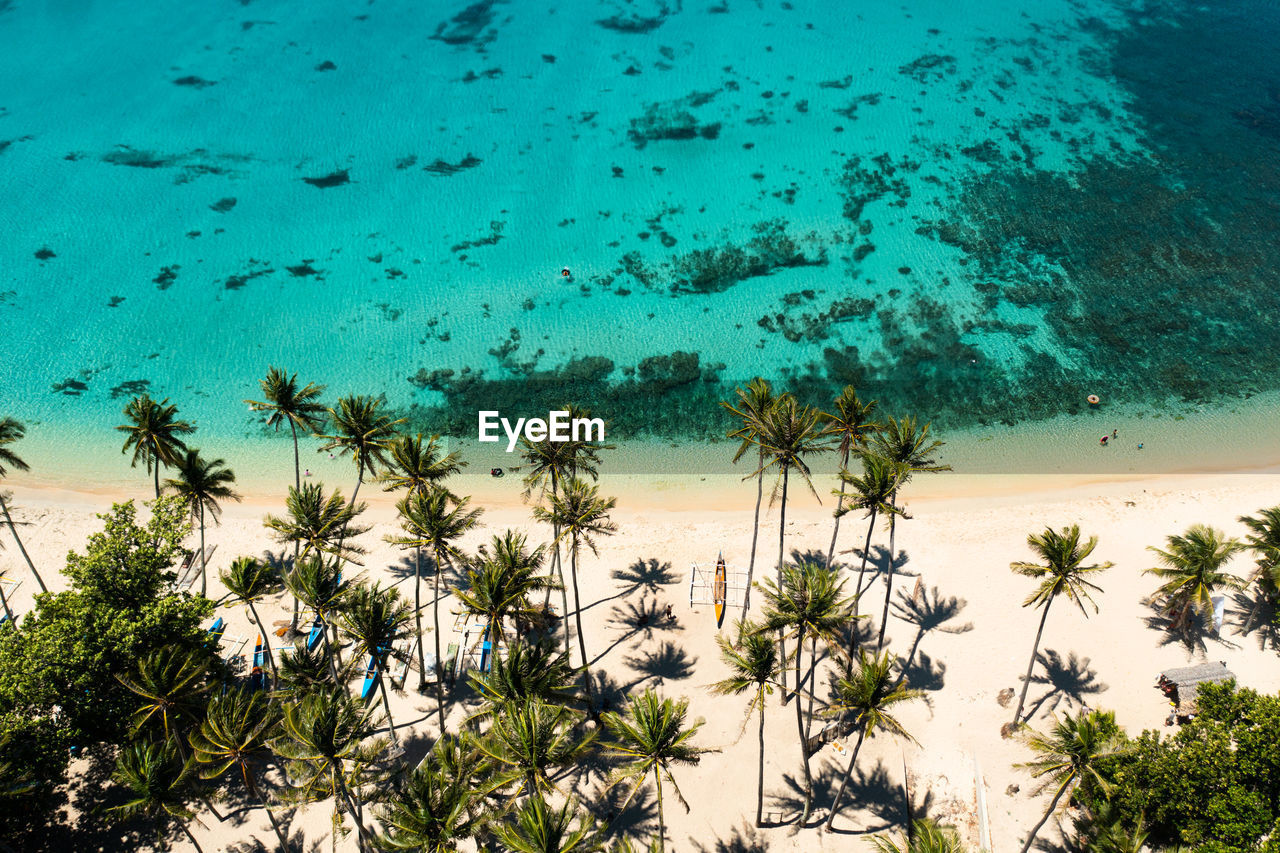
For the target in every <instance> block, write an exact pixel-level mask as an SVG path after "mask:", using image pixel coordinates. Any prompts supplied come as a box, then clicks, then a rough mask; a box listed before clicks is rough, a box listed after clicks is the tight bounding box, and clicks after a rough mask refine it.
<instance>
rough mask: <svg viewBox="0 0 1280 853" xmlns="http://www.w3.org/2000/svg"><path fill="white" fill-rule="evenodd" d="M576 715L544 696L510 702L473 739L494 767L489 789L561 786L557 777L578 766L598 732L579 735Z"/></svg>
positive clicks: (516, 791) (515, 792)
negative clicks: (549, 702) (484, 731)
mask: <svg viewBox="0 0 1280 853" xmlns="http://www.w3.org/2000/svg"><path fill="white" fill-rule="evenodd" d="M577 722H578V718H577V716H576V715H575V714H573V712H571V711H570V710H569V709H568V708H566V707H564V706H563V705H549V704H547V703H546V702H543V701H542V700H541V699H531V700H529V701H526V702H520V703H508V704H506V705H504V706H503V707H502V709H501V710H500V711H499V712H498V713H497V714H495V715H494V717H493V725H492V726H491V727H490V728H489V730H488V731H487V732H486V733H485V734H484V736H483V737H480V738H478V739H476V741H475V744H476V746H477V747H478V748H479V750H480V751H481V752H482V753H483V754H484V756H485V757H486V758H487V759H488V761H489V763H490V765H491V766H492V767H493V772H492V775H491V776H490V780H489V782H488V785H487V788H488V789H489V790H490V791H502V792H504V794H509V795H510V796H512V797H519V796H522V795H523V796H538V795H541V794H548V793H550V792H552V791H559V788H558V787H557V786H556V784H555V781H554V776H555V775H556V774H558V773H559V772H561V771H563V770H564V769H566V768H568V767H572V766H574V765H575V764H576V763H577V762H578V761H579V760H581V759H582V757H583V756H584V755H585V754H586V753H587V751H588V750H589V749H590V748H591V745H592V744H593V743H594V741H595V738H596V732H594V731H589V732H586V733H585V734H579V733H578V731H577Z"/></svg>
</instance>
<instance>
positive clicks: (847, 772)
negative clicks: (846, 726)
mask: <svg viewBox="0 0 1280 853" xmlns="http://www.w3.org/2000/svg"><path fill="white" fill-rule="evenodd" d="M866 736H867V729H866V727H865V726H864V727H863V728H862V730H861V731H859V732H858V742H857V743H856V744H855V745H854V747H853V754H852V755H850V756H849V764H848V766H847V767H845V769H844V781H843V782H841V783H840V790H839V791H836V798H835V801H834V802H832V803H831V814H829V815H827V826H826V829H827V831H828V832H830V831H831V824H833V823H834V822H835V819H836V815H837V814H839V813H840V803H841V802H842V801H843V800H844V791H845V788H848V787H849V780H850V779H851V778H853V768H854V765H855V764H857V763H858V751H859V750H860V749H862V741H863V739H864V738H865V737H866Z"/></svg>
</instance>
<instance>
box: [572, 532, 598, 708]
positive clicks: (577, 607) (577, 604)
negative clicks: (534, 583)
mask: <svg viewBox="0 0 1280 853" xmlns="http://www.w3.org/2000/svg"><path fill="white" fill-rule="evenodd" d="M569 576H570V577H571V578H573V618H574V621H575V622H577V623H578V651H579V652H581V653H582V677H583V679H584V680H585V681H586V684H587V701H588V702H590V703H591V707H593V708H594V707H595V697H594V695H593V691H592V688H591V662H590V661H589V660H587V641H586V638H585V637H583V635H582V598H581V597H580V596H579V595H578V538H577V537H576V536H575V537H574V538H573V543H572V544H571V545H570V546H569Z"/></svg>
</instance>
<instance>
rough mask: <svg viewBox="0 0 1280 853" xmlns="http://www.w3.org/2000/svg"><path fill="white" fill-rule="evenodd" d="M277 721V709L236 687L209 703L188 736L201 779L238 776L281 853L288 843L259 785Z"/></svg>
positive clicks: (262, 698)
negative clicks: (258, 805)
mask: <svg viewBox="0 0 1280 853" xmlns="http://www.w3.org/2000/svg"><path fill="white" fill-rule="evenodd" d="M279 719H280V709H279V707H278V706H276V705H275V703H273V702H271V701H269V700H268V699H267V698H266V696H265V695H264V694H262V693H259V692H257V691H253V690H245V689H244V688H242V687H235V688H232V689H230V690H228V691H227V692H225V693H221V694H219V695H217V696H214V697H213V699H212V700H210V702H209V707H208V709H207V710H206V711H205V717H204V720H202V721H201V723H200V726H199V728H198V729H196V730H195V731H193V732H192V733H191V747H192V749H193V750H194V755H195V760H196V763H197V764H198V765H199V766H200V771H199V772H200V778H202V779H220V778H222V777H223V776H225V775H226V774H227V773H231V772H235V773H237V774H238V775H239V776H240V779H241V781H242V782H244V787H245V790H246V791H247V792H248V794H249V797H250V798H251V799H253V800H254V802H257V803H261V804H262V808H263V810H264V811H266V813H267V819H268V820H269V821H271V828H272V830H274V831H275V834H276V840H277V841H279V842H280V850H281V852H282V853H284V851H287V850H289V842H288V840H287V839H286V838H285V835H284V832H283V831H282V830H281V829H280V823H279V821H278V820H276V816H275V812H273V811H272V810H271V804H270V802H269V801H268V799H267V797H266V795H265V794H264V793H263V791H262V788H261V786H260V785H259V782H258V779H259V775H260V773H261V768H262V764H263V762H264V761H265V760H266V759H267V758H269V757H270V755H271V746H270V738H271V736H272V734H273V733H274V731H275V727H276V724H277V723H278V722H279Z"/></svg>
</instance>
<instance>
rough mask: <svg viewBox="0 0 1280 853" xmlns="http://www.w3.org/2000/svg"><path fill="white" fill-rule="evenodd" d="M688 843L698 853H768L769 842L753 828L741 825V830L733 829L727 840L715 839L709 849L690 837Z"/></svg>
mask: <svg viewBox="0 0 1280 853" xmlns="http://www.w3.org/2000/svg"><path fill="white" fill-rule="evenodd" d="M689 841H690V842H692V843H693V849H694V850H697V851H698V853H768V850H769V842H767V841H765V840H764V839H763V838H761V837H760V836H759V835H758V834H757V833H756V830H755V827H753V826H749V825H747V824H743V827H742V829H738V828H737V827H734V828H733V833H732V834H731V835H730V836H729V837H728V838H717V839H716V840H715V844H713V845H712V846H710V847H704V846H703V845H702V844H700V843H698V841H697V840H696V839H694V838H692V837H691V838H690V839H689Z"/></svg>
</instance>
